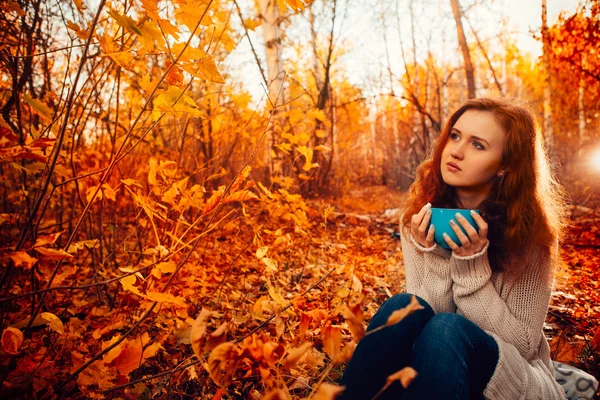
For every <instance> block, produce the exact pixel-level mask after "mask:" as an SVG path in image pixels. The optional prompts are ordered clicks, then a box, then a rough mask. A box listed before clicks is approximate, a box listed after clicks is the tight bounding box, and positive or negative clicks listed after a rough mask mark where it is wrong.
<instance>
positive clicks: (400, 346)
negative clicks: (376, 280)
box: [340, 293, 435, 400]
mask: <svg viewBox="0 0 600 400" xmlns="http://www.w3.org/2000/svg"><path fill="white" fill-rule="evenodd" d="M411 297H412V295H411V294H408V293H401V294H397V295H395V296H393V297H391V298H389V299H388V300H386V302H385V303H383V305H382V306H381V307H380V308H379V310H377V313H376V314H375V316H373V319H372V320H371V322H370V324H369V327H368V328H367V331H370V330H372V329H375V328H377V327H378V326H381V325H384V324H385V323H386V322H387V319H388V317H389V316H390V314H392V312H394V311H395V310H399V309H401V308H404V307H406V306H407V305H408V304H409V303H410V299H411ZM417 300H418V301H419V303H420V304H421V305H422V306H423V307H424V309H423V310H418V311H416V312H414V313H413V314H411V315H409V316H408V317H406V318H404V319H403V320H402V321H400V322H399V323H398V324H396V325H393V326H389V327H386V328H384V329H382V330H380V331H377V332H374V333H372V334H369V335H367V336H365V337H364V338H363V339H362V340H361V341H360V342H359V343H358V346H356V349H355V351H354V354H353V355H352V359H351V360H350V361H349V363H348V366H347V367H346V370H345V372H344V376H343V377H342V380H341V382H340V385H343V386H346V390H345V391H344V392H343V394H342V396H341V398H342V399H361V400H364V399H371V398H373V396H375V394H377V392H378V391H379V390H380V389H381V388H382V387H383V386H384V385H385V383H386V378H387V377H388V375H390V374H392V373H394V372H396V371H398V370H400V369H402V368H403V367H405V366H407V365H409V363H410V356H411V354H410V353H411V348H412V345H413V343H414V341H415V340H416V338H417V337H418V336H419V334H420V333H421V330H423V327H424V326H425V324H426V323H427V321H429V320H430V319H431V318H432V317H433V315H434V314H435V313H434V311H433V309H432V308H431V306H430V305H429V304H428V303H427V302H426V301H425V300H423V299H421V298H420V297H418V296H417ZM401 393H402V386H401V385H400V384H398V383H394V384H393V385H392V386H390V388H388V389H387V390H386V391H385V396H381V397H380V399H384V398H386V397H389V398H392V397H391V396H392V395H395V396H396V397H395V398H399V397H400V395H401Z"/></svg>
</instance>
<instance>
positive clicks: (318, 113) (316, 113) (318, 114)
mask: <svg viewBox="0 0 600 400" xmlns="http://www.w3.org/2000/svg"><path fill="white" fill-rule="evenodd" d="M306 116H307V117H310V118H314V119H316V120H318V121H325V119H327V117H325V113H324V112H323V110H310V111H308V112H307V113H306Z"/></svg>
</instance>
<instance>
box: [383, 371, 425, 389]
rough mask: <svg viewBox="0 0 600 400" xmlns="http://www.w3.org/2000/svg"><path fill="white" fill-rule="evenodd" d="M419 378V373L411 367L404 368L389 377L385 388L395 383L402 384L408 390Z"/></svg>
mask: <svg viewBox="0 0 600 400" xmlns="http://www.w3.org/2000/svg"><path fill="white" fill-rule="evenodd" d="M416 377H417V371H415V370H414V369H412V368H411V367H404V368H402V369H401V370H400V371H396V372H394V373H393V374H391V375H390V376H388V377H387V383H386V384H385V387H386V388H387V387H388V386H390V385H391V384H392V383H393V382H394V381H398V382H400V384H401V385H402V387H403V388H405V389H406V388H407V387H408V385H410V383H411V382H412V381H413V380H414V379H415V378H416Z"/></svg>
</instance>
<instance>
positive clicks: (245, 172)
mask: <svg viewBox="0 0 600 400" xmlns="http://www.w3.org/2000/svg"><path fill="white" fill-rule="evenodd" d="M251 170H252V168H250V166H249V165H248V166H246V167H245V168H244V169H243V170H242V172H240V173H239V175H238V176H237V178H235V181H234V182H233V184H232V185H231V189H230V191H231V192H232V193H233V192H235V191H236V190H238V189H239V188H240V186H241V185H242V183H243V182H244V181H245V180H246V178H248V175H250V171H251Z"/></svg>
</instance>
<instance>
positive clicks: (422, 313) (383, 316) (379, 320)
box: [369, 293, 435, 330]
mask: <svg viewBox="0 0 600 400" xmlns="http://www.w3.org/2000/svg"><path fill="white" fill-rule="evenodd" d="M412 296H415V297H416V298H417V301H418V302H419V304H420V305H421V306H423V309H422V310H418V311H417V313H419V317H420V319H421V320H422V321H429V320H430V319H431V318H433V316H434V315H435V311H433V308H431V306H430V305H429V303H428V302H427V301H425V300H423V299H422V298H421V297H419V296H417V295H413V294H411V293H399V294H395V295H394V296H392V297H390V298H389V299H387V300H386V301H385V302H384V303H383V304H382V305H381V307H379V310H377V313H376V314H375V315H374V316H373V319H372V320H371V323H370V324H369V330H370V329H373V328H376V327H378V326H380V325H383V324H385V323H386V322H387V319H388V317H389V316H390V315H391V314H392V313H393V312H394V311H396V310H400V309H402V308H404V307H406V306H408V305H409V304H410V300H411V298H412Z"/></svg>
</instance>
